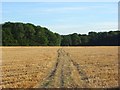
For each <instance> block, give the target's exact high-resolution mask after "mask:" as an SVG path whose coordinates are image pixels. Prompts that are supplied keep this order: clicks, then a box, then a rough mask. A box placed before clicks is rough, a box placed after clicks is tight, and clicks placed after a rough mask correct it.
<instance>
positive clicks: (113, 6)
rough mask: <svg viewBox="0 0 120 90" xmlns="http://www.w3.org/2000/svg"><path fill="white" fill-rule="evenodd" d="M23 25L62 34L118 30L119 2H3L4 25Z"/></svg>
mask: <svg viewBox="0 0 120 90" xmlns="http://www.w3.org/2000/svg"><path fill="white" fill-rule="evenodd" d="M7 21H11V22H24V23H32V24H34V25H40V26H43V27H47V28H48V29H50V30H51V31H53V32H57V33H59V34H63V35H66V34H71V33H80V34H87V33H88V32H89V31H96V32H100V31H111V30H113V31H114V30H118V3H117V2H3V3H2V23H4V22H7Z"/></svg>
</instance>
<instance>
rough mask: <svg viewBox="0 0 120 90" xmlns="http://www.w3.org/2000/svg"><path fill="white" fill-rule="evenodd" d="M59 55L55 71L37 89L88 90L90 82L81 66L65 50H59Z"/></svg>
mask: <svg viewBox="0 0 120 90" xmlns="http://www.w3.org/2000/svg"><path fill="white" fill-rule="evenodd" d="M57 53H58V56H57V60H56V63H55V65H54V67H53V69H52V70H51V72H50V73H49V75H48V76H47V77H46V79H45V80H44V81H43V82H42V84H39V85H37V86H36V88H88V87H89V80H88V77H87V75H86V73H85V72H84V70H83V69H82V68H81V66H80V65H79V64H77V63H76V62H74V60H72V59H71V57H70V54H69V53H67V52H66V51H65V50H64V49H63V48H60V49H58V51H57Z"/></svg>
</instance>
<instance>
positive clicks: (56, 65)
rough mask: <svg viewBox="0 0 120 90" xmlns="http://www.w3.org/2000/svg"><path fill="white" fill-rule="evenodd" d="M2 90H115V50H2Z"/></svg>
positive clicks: (116, 74) (4, 48) (116, 66)
mask: <svg viewBox="0 0 120 90" xmlns="http://www.w3.org/2000/svg"><path fill="white" fill-rule="evenodd" d="M1 48H2V65H1V68H2V74H1V75H2V82H1V83H0V87H2V88H62V87H63V88H64V87H65V88H103V87H110V88H111V87H118V47H117V46H116V47H115V46H112V47H108V46H106V47H1Z"/></svg>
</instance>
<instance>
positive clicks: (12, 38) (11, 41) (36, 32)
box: [1, 22, 120, 46]
mask: <svg viewBox="0 0 120 90" xmlns="http://www.w3.org/2000/svg"><path fill="white" fill-rule="evenodd" d="M1 25H2V44H3V46H113V45H114V46H118V45H120V43H119V35H120V31H109V32H89V33H88V35H87V34H77V33H73V34H69V35H59V34H58V33H53V32H52V31H50V30H49V29H47V28H46V27H41V26H35V25H33V24H31V23H26V24H25V23H20V22H16V23H13V22H5V23H4V24H1Z"/></svg>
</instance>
